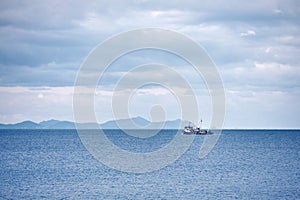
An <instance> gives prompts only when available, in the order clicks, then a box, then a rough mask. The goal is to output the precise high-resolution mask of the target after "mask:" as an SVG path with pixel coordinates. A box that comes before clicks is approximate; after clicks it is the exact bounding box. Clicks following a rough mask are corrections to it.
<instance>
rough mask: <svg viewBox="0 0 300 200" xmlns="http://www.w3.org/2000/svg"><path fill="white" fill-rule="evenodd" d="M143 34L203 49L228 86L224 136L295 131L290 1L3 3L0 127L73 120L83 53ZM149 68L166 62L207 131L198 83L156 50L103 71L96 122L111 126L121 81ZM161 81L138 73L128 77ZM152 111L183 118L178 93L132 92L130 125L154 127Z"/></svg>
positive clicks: (297, 93)
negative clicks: (159, 33) (154, 32)
mask: <svg viewBox="0 0 300 200" xmlns="http://www.w3.org/2000/svg"><path fill="white" fill-rule="evenodd" d="M148 27H156V28H163V29H169V30H174V31H177V32H178V33H181V34H184V35H186V36H187V37H189V38H191V39H192V40H194V41H195V42H197V43H198V44H199V45H201V46H202V47H203V48H204V49H205V50H206V52H207V53H208V55H209V56H210V57H211V59H212V60H213V62H214V63H215V65H216V66H217V68H218V71H219V73H220V76H221V78H222V80H223V84H224V89H225V95H226V115H225V123H224V127H225V128H266V129H268V128H300V58H299V55H300V36H299V35H300V1H296V0H294V1H292V0H282V1H280V0H266V1H259V0H253V1H235V0H229V1H220V0H217V1H208V0H207V1H205V0H204V1H196V0H188V1H176V0H175V1H156V0H151V1H150V0H149V1H148V0H134V1H83V0H82V1H81V0H72V1H71V0H69V1H68V0H67V1H58V0H53V1H39V0H30V1H17V0H11V1H1V2H0V123H16V122H21V121H24V120H32V121H35V122H40V121H43V120H49V119H58V120H69V121H73V120H74V119H73V107H72V99H73V90H74V82H75V80H76V75H77V73H78V71H79V69H80V66H81V64H82V63H83V61H84V60H85V58H86V57H87V56H88V55H89V52H90V51H91V50H93V49H94V48H95V47H96V46H97V45H99V44H101V43H102V42H103V41H105V40H106V39H107V38H110V37H112V36H114V35H116V34H119V33H121V32H124V31H129V30H132V29H140V28H148ZM147 63H163V64H167V65H168V66H171V67H172V68H173V69H174V70H176V71H177V72H178V73H179V74H182V76H183V77H184V79H186V80H189V81H190V84H191V85H192V87H193V88H194V93H195V95H196V97H197V101H198V103H199V105H198V107H199V110H200V114H201V118H203V121H204V123H205V126H208V125H209V123H210V120H211V115H212V113H211V99H210V96H209V92H208V91H207V88H206V86H205V83H204V81H203V80H202V79H201V77H199V75H197V74H195V72H194V71H193V67H192V66H190V65H189V64H188V63H186V62H184V61H182V60H180V58H178V57H176V56H175V55H172V54H170V53H167V52H161V51H155V50H141V51H138V52H133V53H130V54H129V55H126V56H123V57H121V58H120V59H118V60H117V61H116V62H115V63H113V64H112V66H110V67H109V68H108V70H107V71H106V72H105V74H104V75H103V77H102V78H101V80H100V81H99V86H98V89H97V92H96V94H95V113H96V115H97V120H98V121H99V122H100V123H101V122H105V121H108V120H111V119H113V118H114V115H113V114H112V106H111V101H112V100H111V99H112V96H113V93H114V90H113V89H114V87H115V86H116V84H117V83H118V80H120V79H121V78H122V76H123V75H124V74H126V72H128V71H129V70H132V69H134V67H135V66H138V65H142V64H147ZM159 73H164V72H163V71H162V72H159ZM166 73H167V72H166ZM157 74H158V73H157V72H155V71H151V70H150V71H145V72H140V74H136V76H133V79H134V78H137V77H143V76H149V75H153V77H155V75H157ZM170 84H171V85H172V82H171V83H170ZM157 105H159V106H161V107H163V108H164V112H165V116H166V118H165V119H167V120H174V119H177V118H180V113H181V111H180V105H178V101H177V100H176V97H175V96H174V94H172V92H170V91H169V90H168V88H164V87H162V86H157V87H153V86H151V85H145V86H144V87H142V88H138V89H136V90H134V91H133V93H132V95H131V99H130V103H129V106H128V110H129V113H130V117H135V116H142V117H144V118H146V119H149V120H151V112H161V111H160V110H159V109H158V108H159V107H158V106H157ZM155 120H157V121H159V120H160V119H153V121H155Z"/></svg>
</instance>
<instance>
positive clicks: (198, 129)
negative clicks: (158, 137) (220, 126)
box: [182, 120, 212, 135]
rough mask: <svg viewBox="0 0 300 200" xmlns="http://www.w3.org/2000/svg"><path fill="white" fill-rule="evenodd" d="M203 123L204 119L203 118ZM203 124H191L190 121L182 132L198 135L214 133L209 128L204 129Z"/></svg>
mask: <svg viewBox="0 0 300 200" xmlns="http://www.w3.org/2000/svg"><path fill="white" fill-rule="evenodd" d="M201 125H202V120H201ZM201 125H200V126H199V127H194V126H192V125H191V122H189V125H188V126H185V127H184V129H183V131H182V133H183V134H186V135H191V134H196V135H206V134H212V132H211V131H209V130H202V129H201Z"/></svg>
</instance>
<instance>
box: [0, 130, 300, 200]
mask: <svg viewBox="0 0 300 200" xmlns="http://www.w3.org/2000/svg"><path fill="white" fill-rule="evenodd" d="M175 133H176V131H171V130H169V131H162V132H161V133H160V134H158V135H157V136H155V137H152V138H148V139H134V138H132V137H128V136H126V135H125V134H123V133H122V132H121V131H118V130H113V131H106V134H107V136H108V138H109V139H110V140H111V141H112V142H113V143H115V144H116V145H118V146H120V147H121V148H123V149H126V150H128V151H134V152H151V151H154V150H157V149H159V148H161V147H162V146H164V145H165V144H167V143H168V142H169V141H170V140H172V138H173V136H174V134H175ZM205 137H206V136H197V137H196V139H195V141H194V142H193V144H192V145H191V147H190V148H189V150H188V151H187V152H186V153H185V154H183V155H182V157H181V158H180V159H179V160H177V161H176V162H175V163H174V164H172V165H170V166H167V167H165V168H163V169H161V170H158V171H154V172H150V173H146V174H131V173H125V172H120V171H117V170H113V169H110V168H108V167H106V166H104V165H103V164H101V163H99V162H98V161H97V160H95V159H94V158H93V157H92V156H91V155H90V154H89V152H88V151H87V150H86V149H85V147H84V146H83V145H82V143H81V141H80V139H79V137H78V135H77V132H76V130H0V199H41V198H48V199H228V198H238V199H300V131H296V130H295V131H292V130H285V131H275V130H274V131H272V130H269V131H264V130H257V131H253V130H247V131H245V130H243V131H240V130H235V131H233V130H226V131H223V133H222V135H221V137H220V139H219V141H218V143H217V145H216V146H215V148H214V149H213V151H212V152H211V153H210V154H209V155H208V156H207V157H206V158H205V159H203V160H201V159H199V158H198V153H199V148H200V145H201V144H202V141H203V139H204V138H205Z"/></svg>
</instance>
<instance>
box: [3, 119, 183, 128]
mask: <svg viewBox="0 0 300 200" xmlns="http://www.w3.org/2000/svg"><path fill="white" fill-rule="evenodd" d="M130 122H133V123H134V124H136V125H137V127H141V128H143V127H146V126H147V125H150V124H151V122H150V121H148V120H146V119H144V118H142V117H135V118H131V119H120V120H111V121H107V122H105V123H102V124H98V125H99V127H101V128H102V129H119V127H118V125H117V124H122V125H123V126H122V128H123V129H133V128H134V127H133V126H132V125H131V123H130ZM162 123H163V122H154V123H152V125H151V129H156V128H160V127H161V124H162ZM180 123H181V120H180V119H177V120H173V121H166V122H165V123H164V126H163V129H178V127H180ZM80 127H83V128H86V129H89V128H91V124H90V123H81V124H80ZM75 128H76V126H75V123H74V122H70V121H59V120H54V119H51V120H47V121H42V122H40V123H35V122H32V121H23V122H20V123H16V124H0V129H75Z"/></svg>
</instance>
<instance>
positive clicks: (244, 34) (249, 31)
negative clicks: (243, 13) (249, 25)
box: [240, 30, 256, 37]
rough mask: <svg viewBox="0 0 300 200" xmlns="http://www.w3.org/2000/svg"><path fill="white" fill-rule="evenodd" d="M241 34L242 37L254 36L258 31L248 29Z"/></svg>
mask: <svg viewBox="0 0 300 200" xmlns="http://www.w3.org/2000/svg"><path fill="white" fill-rule="evenodd" d="M240 35H241V36H242V37H246V36H254V35H256V32H255V31H253V30H248V31H246V32H242V33H241V34H240Z"/></svg>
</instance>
